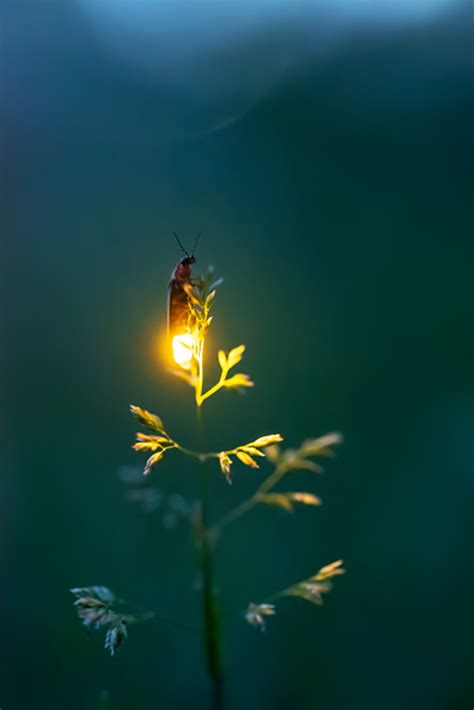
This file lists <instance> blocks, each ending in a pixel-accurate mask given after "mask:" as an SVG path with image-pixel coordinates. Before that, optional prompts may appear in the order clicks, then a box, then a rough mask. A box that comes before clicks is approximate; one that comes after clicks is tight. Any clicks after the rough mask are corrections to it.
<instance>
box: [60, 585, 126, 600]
mask: <svg viewBox="0 0 474 710" xmlns="http://www.w3.org/2000/svg"><path fill="white" fill-rule="evenodd" d="M69 591H70V592H71V594H74V596H75V597H94V598H95V599H99V600H100V601H101V602H104V604H111V603H112V602H113V601H114V600H115V594H114V593H113V592H112V591H110V589H109V588H108V587H102V586H94V587H74V589H70V590H69Z"/></svg>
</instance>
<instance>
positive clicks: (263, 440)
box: [247, 434, 283, 449]
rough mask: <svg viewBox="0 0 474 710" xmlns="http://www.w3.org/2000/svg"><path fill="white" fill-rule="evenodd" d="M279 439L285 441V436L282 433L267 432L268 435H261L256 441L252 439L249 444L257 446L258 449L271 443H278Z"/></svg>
mask: <svg viewBox="0 0 474 710" xmlns="http://www.w3.org/2000/svg"><path fill="white" fill-rule="evenodd" d="M279 441H283V437H282V436H281V435H280V434H267V436H260V437H259V438H258V439H255V441H251V442H250V444H247V446H255V447H256V448H257V449H259V448H261V447H264V446H270V445H271V444H277V443H278V442H279Z"/></svg>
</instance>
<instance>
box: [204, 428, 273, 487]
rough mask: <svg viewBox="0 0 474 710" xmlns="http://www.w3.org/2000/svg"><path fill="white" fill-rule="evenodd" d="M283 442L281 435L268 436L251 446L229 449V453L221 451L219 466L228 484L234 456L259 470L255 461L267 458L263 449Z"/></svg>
mask: <svg viewBox="0 0 474 710" xmlns="http://www.w3.org/2000/svg"><path fill="white" fill-rule="evenodd" d="M279 441H283V438H282V437H281V435H280V434H268V435H267V436H261V437H259V438H258V439H255V441H251V442H250V443H249V444H244V445H243V446H237V447H236V448H235V449H229V450H227V451H221V452H220V454H218V459H219V465H220V467H221V472H222V473H223V474H224V476H225V477H226V479H227V481H228V483H230V482H231V480H230V467H231V465H232V463H233V460H232V458H231V457H232V456H236V457H237V458H238V459H239V461H241V462H242V463H243V464H245V466H249V467H250V468H259V465H258V463H257V462H256V461H255V458H254V457H255V456H256V457H260V456H261V457H265V452H264V451H262V449H263V448H264V447H265V446H267V445H268V443H270V442H275V443H276V442H279Z"/></svg>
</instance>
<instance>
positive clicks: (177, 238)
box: [173, 232, 189, 256]
mask: <svg viewBox="0 0 474 710" xmlns="http://www.w3.org/2000/svg"><path fill="white" fill-rule="evenodd" d="M173 234H174V238H175V239H176V241H177V242H178V244H179V246H180V247H181V249H182V250H183V251H184V253H185V254H186V256H189V254H188V252H187V251H186V249H185V248H184V247H183V245H182V244H181V240H180V238H179V237H178V235H177V234H176V232H173Z"/></svg>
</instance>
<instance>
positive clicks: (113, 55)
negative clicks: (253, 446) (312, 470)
mask: <svg viewBox="0 0 474 710" xmlns="http://www.w3.org/2000/svg"><path fill="white" fill-rule="evenodd" d="M0 20H1V34H2V39H1V48H0V52H1V57H2V60H1V66H2V69H1V74H2V82H1V84H2V86H1V89H0V91H1V94H0V98H1V113H0V115H1V125H2V139H1V142H2V157H1V179H2V190H1V194H2V229H1V234H2V240H3V241H2V267H1V277H2V278H1V289H2V315H1V318H2V348H1V359H2V363H1V364H2V396H1V400H2V405H3V407H2V409H3V412H2V415H1V416H2V419H1V423H2V427H1V431H2V453H1V459H2V466H1V479H0V525H1V535H0V560H1V569H2V573H3V574H2V585H1V587H2V591H1V615H2V620H1V629H2V644H1V651H0V654H1V659H0V667H1V669H2V672H1V679H0V706H1V707H2V708H3V709H4V710H23V709H25V710H26V709H29V708H35V710H40V709H41V710H60V709H63V708H68V710H89V709H90V708H92V709H94V708H99V696H100V693H101V691H102V690H103V689H107V690H108V691H109V692H110V697H111V703H112V704H111V707H112V708H114V709H116V710H124V709H125V708H140V709H141V710H147V709H151V708H158V707H160V708H188V707H196V708H206V707H207V681H206V677H205V671H204V668H203V663H202V658H201V641H200V637H199V634H198V633H195V632H193V631H192V630H191V631H187V630H186V629H185V628H184V629H183V628H181V627H179V626H178V627H176V626H175V625H174V624H173V620H175V621H178V622H182V624H183V625H184V626H186V625H188V624H189V625H191V626H193V625H198V624H199V604H200V600H199V597H198V594H197V593H196V591H194V590H193V588H192V585H193V580H194V576H195V569H194V559H193V551H192V548H191V545H190V542H189V534H188V532H187V530H186V528H185V526H184V525H181V526H178V527H177V528H176V530H168V529H166V528H165V527H164V526H163V524H162V523H163V521H162V518H161V516H160V514H159V513H156V514H152V515H147V514H145V513H144V512H143V511H142V510H140V507H139V506H137V505H133V504H131V503H130V502H128V501H127V500H126V489H125V487H124V485H123V483H122V482H121V481H120V480H119V477H118V474H117V472H118V470H119V469H120V467H122V466H139V465H140V464H142V463H143V456H140V455H138V454H134V453H133V452H132V451H131V450H130V444H131V442H132V439H133V433H134V431H135V429H136V427H135V424H134V423H133V421H132V419H131V417H130V416H129V414H128V411H127V409H128V405H129V404H130V403H137V404H140V405H142V406H145V407H149V408H150V409H152V410H154V411H156V412H158V413H159V414H161V415H162V416H163V417H164V419H165V421H166V423H167V425H168V427H169V429H170V430H171V431H172V432H173V433H174V434H176V436H177V437H178V438H181V440H183V441H184V442H192V441H193V439H194V437H195V418H194V410H193V403H192V393H191V391H190V390H188V389H187V388H186V386H185V385H184V384H183V383H180V382H179V381H176V380H174V379H172V378H171V377H170V376H169V375H168V374H167V373H166V371H165V364H164V362H163V361H162V359H161V358H160V348H159V345H158V343H159V340H160V334H163V332H164V328H165V320H166V292H167V282H168V279H169V275H170V272H171V270H172V268H173V267H174V265H175V263H176V261H177V259H178V258H179V257H180V252H179V250H178V248H177V246H176V244H175V242H174V240H173V238H172V236H171V233H172V231H173V230H176V231H178V232H179V233H180V235H181V236H182V238H183V241H185V243H186V244H188V245H192V241H193V239H194V235H195V234H196V232H198V231H202V238H201V243H200V245H199V249H198V253H197V257H198V264H197V267H200V268H205V267H206V265H207V264H209V263H212V264H214V265H215V267H216V271H217V273H218V274H222V275H223V276H224V277H225V282H224V284H223V286H222V287H221V289H220V292H219V297H218V299H217V301H216V306H215V316H216V318H215V325H214V327H213V332H212V336H211V338H210V343H209V348H208V351H209V352H211V351H212V350H215V349H216V348H217V347H218V346H224V347H226V348H230V347H232V346H234V345H237V344H239V343H240V342H244V343H246V344H247V347H248V351H247V354H246V357H245V362H244V365H245V366H244V367H243V371H244V372H249V373H251V374H252V376H253V377H254V379H255V381H256V383H257V386H256V387H255V389H254V390H252V391H249V392H248V393H247V394H246V396H242V397H239V396H233V395H232V393H227V394H221V395H218V396H216V397H215V398H214V399H213V400H212V401H210V402H209V403H208V406H207V407H206V408H205V411H204V422H205V431H206V445H207V446H208V447H209V448H213V447H219V448H220V447H225V446H227V445H230V444H234V443H237V442H241V441H245V440H247V439H250V438H254V437H255V436H257V435H260V434H263V433H269V432H274V431H280V432H281V433H282V434H284V436H285V439H286V442H287V444H288V445H297V444H298V443H299V442H300V441H301V440H302V439H304V438H305V437H309V436H314V435H319V434H323V433H325V432H327V431H331V430H341V431H343V432H344V435H345V443H344V446H343V447H342V448H341V449H340V452H339V455H338V457H337V458H336V459H335V460H333V461H330V462H329V463H328V465H327V471H326V475H325V477H317V476H316V477H315V476H314V475H311V474H294V475H295V478H294V479H292V480H291V481H288V482H287V488H288V489H290V490H291V489H293V490H298V489H301V490H312V491H314V492H316V493H317V494H318V495H320V496H321V497H322V498H323V502H324V505H323V507H322V508H320V509H314V510H313V509H300V510H299V511H298V512H297V513H295V515H294V516H290V515H285V514H284V513H282V512H278V511H276V510H268V509H261V510H255V511H254V512H252V513H251V514H249V515H248V517H245V518H243V519H242V520H241V522H239V523H238V524H236V525H235V527H229V529H228V534H227V536H226V537H225V538H224V540H223V542H222V545H221V547H220V549H219V554H218V560H217V562H218V578H219V584H220V587H221V590H222V592H223V608H224V609H223V611H224V616H225V637H226V640H225V655H226V674H227V694H228V700H229V708H231V709H236V708H243V707H246V708H259V709H260V708H262V709H265V710H267V709H268V710H270V709H274V708H276V709H286V708H290V707H293V706H297V707H299V708H302V709H305V710H309V709H310V708H321V709H322V710H352V709H354V710H359V709H360V710H399V709H400V708H402V707H403V708H407V709H410V710H441V709H443V710H454V709H457V708H470V707H471V706H472V698H473V696H472V682H471V680H472V679H471V677H470V671H471V667H472V653H471V651H472V645H471V643H472V617H471V615H470V609H471V607H470V602H471V599H472V586H471V585H470V582H471V581H472V578H471V577H470V574H469V571H470V567H469V560H470V554H469V553H470V552H471V553H472V546H471V544H470V542H471V540H472V527H471V523H470V521H471V517H472V513H471V508H472V453H473V451H472V438H473V437H472V426H473V394H474V376H473V374H474V373H473V354H474V353H473V319H472V314H473V288H472V269H473V261H472V256H473V253H472V226H473V223H472V212H471V204H470V202H471V197H472V192H471V190H472V177H473V176H472V157H473V155H472V138H473V130H472V126H473V123H472V121H473V112H472V91H471V90H472V45H471V39H472V12H471V6H470V5H469V4H468V3H457V2H449V1H445V2H430V0H425V1H424V2H416V1H415V0H412V1H411V2H398V3H388V2H387V3H363V2H332V3H292V2H291V3H290V2H277V1H276V0H275V1H274V2H257V3H253V4H250V3H249V4H247V3H245V2H243V3H237V2H234V3H232V2H229V3H217V2H215V3H200V2H181V1H179V2H178V1H177V2H174V3H169V4H162V3H158V2H132V0H129V1H128V2H125V1H122V2H119V1H118V0H117V1H116V2H113V1H112V0H110V2H105V0H104V1H101V0H89V1H86V0H82V1H81V2H80V1H79V0H76V1H73V0H70V1H69V2H68V1H66V0H64V1H63V2H60V1H59V0H58V1H56V2H51V1H50V0H3V2H2V3H1V8H0ZM266 470H267V471H269V470H270V469H268V468H267V469H266ZM207 473H208V476H209V484H210V488H211V495H212V509H213V514H214V515H216V516H217V515H219V514H221V513H223V512H225V511H226V510H227V509H228V508H230V507H231V506H232V505H234V504H235V503H237V502H238V501H240V500H241V499H243V498H244V497H245V496H246V495H249V494H250V493H251V492H252V491H253V490H254V489H255V487H256V485H257V483H258V482H259V481H261V480H262V476H263V475H264V473H265V470H264V469H262V470H261V471H259V472H255V471H252V470H250V469H247V468H244V467H243V466H239V465H238V464H236V465H235V466H234V472H233V473H234V483H233V486H232V487H228V486H227V485H226V484H225V482H224V480H223V478H222V476H221V475H220V474H219V473H218V472H217V471H216V470H215V469H214V468H213V467H209V470H208V472H207ZM198 475H199V473H198V472H197V470H196V467H195V466H194V464H193V463H192V462H190V461H188V460H182V459H180V458H179V457H177V456H176V457H174V458H172V457H171V456H170V458H169V460H168V461H167V462H165V463H164V464H163V465H162V466H161V467H160V468H159V469H158V470H156V471H155V472H154V473H153V478H154V481H153V482H154V483H156V485H158V486H159V487H160V489H161V490H163V491H165V492H167V493H172V492H178V493H180V494H182V495H183V496H185V497H186V498H191V499H192V498H193V496H195V495H196V492H197V489H198V482H197V478H198ZM340 557H342V558H344V560H345V564H346V567H347V569H348V574H347V575H346V576H345V577H341V578H340V579H338V580H337V584H336V585H335V589H334V591H333V592H332V594H331V595H330V596H329V597H328V598H327V601H326V605H325V607H323V608H322V609H320V608H316V607H312V606H310V605H308V604H305V603H304V602H299V601H298V600H286V601H283V602H282V603H281V604H280V605H279V608H278V615H277V616H276V617H275V618H274V619H272V620H271V621H270V623H269V628H268V631H267V633H266V634H259V633H257V632H255V631H254V630H253V629H251V628H250V627H249V626H247V625H246V624H245V622H244V621H243V620H242V618H241V616H240V614H241V611H242V610H243V609H244V608H245V607H246V605H247V604H248V602H249V601H259V600H261V599H262V598H263V597H265V596H267V595H268V594H270V593H272V592H274V591H276V590H278V589H280V588H281V587H284V586H287V585H288V584H290V583H293V582H295V581H297V580H299V579H302V578H304V577H307V576H309V575H310V574H312V573H314V572H315V571H316V570H317V569H318V568H319V567H321V566H322V565H324V564H327V563H328V562H331V561H333V560H335V559H338V558H340ZM87 584H105V585H108V586H110V587H111V588H112V589H114V590H116V591H117V592H118V593H119V594H120V595H122V596H124V597H127V598H130V599H132V600H134V601H136V602H137V603H139V604H141V605H142V606H144V607H152V608H154V609H157V610H159V611H160V613H162V614H163V615H164V616H166V617H169V619H170V623H168V622H166V621H164V622H162V623H153V624H150V625H143V626H141V627H137V628H133V629H132V630H131V631H130V638H129V640H128V641H127V643H126V645H125V646H124V648H123V649H121V650H120V652H119V654H118V655H117V656H116V657H115V658H110V657H109V656H107V654H106V653H105V652H104V651H103V648H102V646H103V638H102V634H99V633H93V634H91V636H90V637H88V636H87V634H86V632H85V630H84V629H83V628H82V627H81V626H80V625H79V622H78V620H77V619H76V617H75V613H74V609H73V606H72V597H71V595H70V594H69V593H68V589H69V588H70V587H72V586H78V585H79V586H82V585H87Z"/></svg>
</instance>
